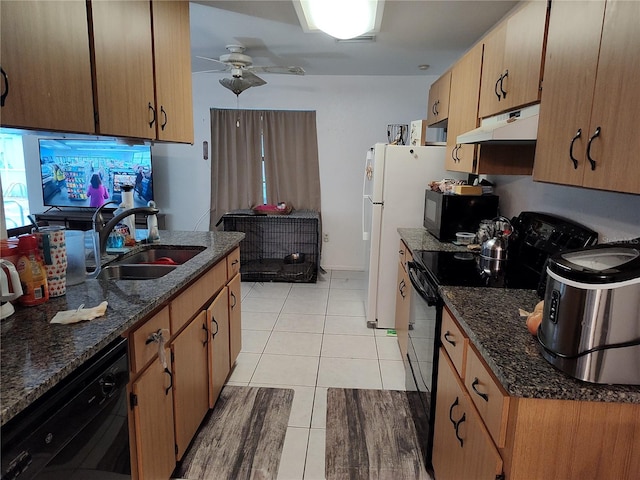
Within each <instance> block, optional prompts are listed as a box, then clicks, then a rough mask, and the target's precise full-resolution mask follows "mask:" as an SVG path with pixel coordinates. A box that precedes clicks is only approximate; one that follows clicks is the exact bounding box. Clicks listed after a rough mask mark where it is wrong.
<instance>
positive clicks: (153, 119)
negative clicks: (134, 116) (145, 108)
mask: <svg viewBox="0 0 640 480" xmlns="http://www.w3.org/2000/svg"><path fill="white" fill-rule="evenodd" d="M149 110H151V113H152V114H153V118H152V119H151V121H150V122H149V128H152V127H153V124H154V123H156V109H155V108H153V105H151V102H149Z"/></svg>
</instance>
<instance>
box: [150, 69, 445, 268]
mask: <svg viewBox="0 0 640 480" xmlns="http://www.w3.org/2000/svg"><path fill="white" fill-rule="evenodd" d="M218 78H220V76H219V74H195V75H194V76H193V97H194V119H195V138H194V142H195V143H194V145H193V146H191V145H164V144H157V145H155V146H154V148H153V161H154V171H155V173H154V178H155V185H154V187H155V196H156V198H157V202H158V206H159V208H160V209H161V210H162V211H163V212H164V213H166V214H167V228H169V229H171V230H207V229H208V226H209V212H208V210H209V193H210V175H211V173H210V167H209V165H210V164H209V161H205V160H203V155H202V152H203V146H202V142H203V141H205V140H206V141H208V142H210V141H211V133H210V122H209V109H210V108H236V105H237V104H236V96H235V95H234V94H233V93H232V92H231V91H229V90H227V89H225V88H224V87H222V86H221V85H220V84H219V83H218ZM264 78H265V80H267V81H268V83H267V85H264V86H261V87H255V88H250V89H248V90H246V91H245V92H243V93H242V94H241V95H240V97H239V107H240V108H243V109H274V110H315V111H316V112H317V127H318V150H319V152H318V153H319V162H320V182H321V192H322V220H323V232H324V233H327V234H329V240H330V241H329V242H328V243H324V244H323V254H322V266H323V267H324V268H327V269H331V268H335V269H362V268H363V267H364V253H363V251H362V233H361V208H362V177H363V170H362V169H363V163H364V157H365V153H366V150H367V148H368V147H370V146H371V145H373V144H374V143H376V142H386V141H387V133H386V130H387V125H388V124H396V123H400V124H409V123H410V122H411V121H412V120H417V119H421V118H426V105H427V97H428V90H429V85H430V84H431V83H432V82H433V81H434V80H435V79H436V78H437V77H435V76H376V77H373V76H309V75H307V76H293V75H291V76H289V75H264ZM436 134H437V131H436V130H432V131H430V134H429V135H430V139H435V136H436ZM216 220H217V219H216Z"/></svg>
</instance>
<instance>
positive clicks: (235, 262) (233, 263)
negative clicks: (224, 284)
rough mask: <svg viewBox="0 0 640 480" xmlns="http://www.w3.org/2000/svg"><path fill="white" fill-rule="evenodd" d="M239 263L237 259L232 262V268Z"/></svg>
mask: <svg viewBox="0 0 640 480" xmlns="http://www.w3.org/2000/svg"><path fill="white" fill-rule="evenodd" d="M237 263H238V259H237V258H236V259H235V260H234V261H233V262H231V266H234V265H236V264H237Z"/></svg>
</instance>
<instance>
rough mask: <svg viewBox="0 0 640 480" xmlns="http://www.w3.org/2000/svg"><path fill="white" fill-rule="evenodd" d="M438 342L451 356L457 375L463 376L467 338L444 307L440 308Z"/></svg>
mask: <svg viewBox="0 0 640 480" xmlns="http://www.w3.org/2000/svg"><path fill="white" fill-rule="evenodd" d="M440 342H441V343H442V346H443V347H444V348H445V350H446V351H447V354H449V358H451V362H452V363H453V366H454V367H456V370H457V371H458V375H460V378H464V377H465V371H464V369H465V365H466V355H467V345H468V343H469V339H468V338H467V337H466V335H465V334H464V333H462V330H461V329H460V326H459V325H458V324H457V323H456V321H455V320H454V319H453V316H452V315H451V313H449V310H447V309H446V308H444V309H443V310H442V332H441V333H440Z"/></svg>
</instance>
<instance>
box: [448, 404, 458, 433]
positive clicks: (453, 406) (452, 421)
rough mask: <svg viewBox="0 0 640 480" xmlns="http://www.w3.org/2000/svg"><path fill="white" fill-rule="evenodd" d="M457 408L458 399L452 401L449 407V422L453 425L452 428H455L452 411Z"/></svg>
mask: <svg viewBox="0 0 640 480" xmlns="http://www.w3.org/2000/svg"><path fill="white" fill-rule="evenodd" d="M457 406H458V397H456V399H455V400H454V401H453V403H452V404H451V406H450V407H449V421H450V422H451V423H452V424H453V426H454V428H455V426H456V423H457V422H456V421H455V420H454V419H453V409H454V408H455V407H457Z"/></svg>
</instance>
